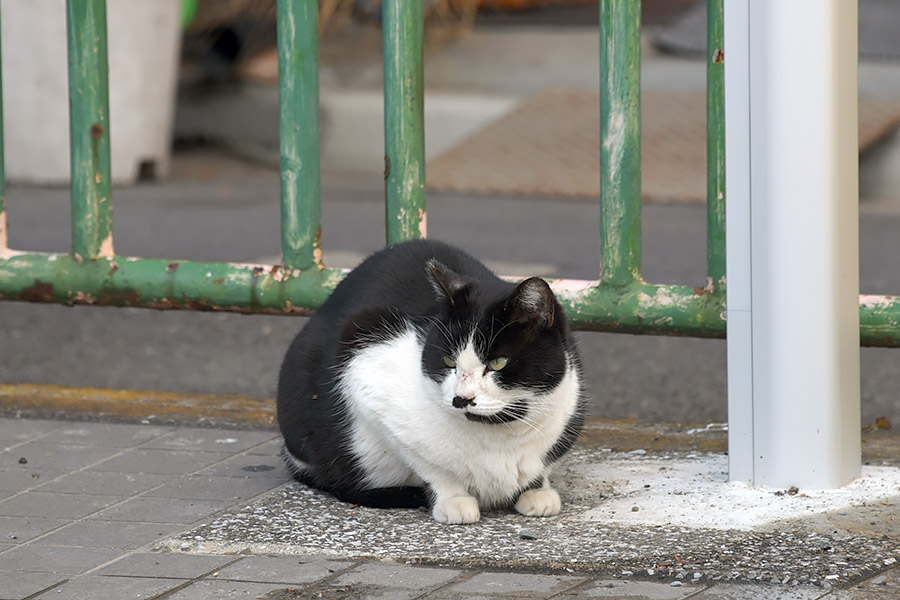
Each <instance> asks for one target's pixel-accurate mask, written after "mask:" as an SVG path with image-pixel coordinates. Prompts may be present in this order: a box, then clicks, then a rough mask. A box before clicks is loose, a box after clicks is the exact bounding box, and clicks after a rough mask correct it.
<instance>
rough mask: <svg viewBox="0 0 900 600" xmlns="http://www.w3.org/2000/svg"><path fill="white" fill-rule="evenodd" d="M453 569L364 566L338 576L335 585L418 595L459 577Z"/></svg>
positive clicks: (383, 565)
mask: <svg viewBox="0 0 900 600" xmlns="http://www.w3.org/2000/svg"><path fill="white" fill-rule="evenodd" d="M460 573H461V571H457V570H455V569H434V568H430V567H410V566H407V565H393V564H365V565H360V566H359V567H357V568H355V569H353V570H352V571H348V572H346V573H343V574H342V575H340V576H339V577H338V578H337V579H335V585H371V586H377V587H383V588H396V589H402V588H406V589H410V590H417V591H419V593H422V592H425V591H427V590H429V589H434V588H436V587H439V586H442V585H444V584H445V583H447V582H449V581H451V580H453V579H455V578H456V577H458V576H459V574H460Z"/></svg>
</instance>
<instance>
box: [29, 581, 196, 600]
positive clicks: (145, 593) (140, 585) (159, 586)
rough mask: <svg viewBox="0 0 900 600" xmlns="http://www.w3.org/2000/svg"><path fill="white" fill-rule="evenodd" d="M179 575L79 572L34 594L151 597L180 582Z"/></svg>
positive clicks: (70, 598) (87, 598) (79, 599)
mask: <svg viewBox="0 0 900 600" xmlns="http://www.w3.org/2000/svg"><path fill="white" fill-rule="evenodd" d="M184 583H185V581H184V580H180V579H148V578H144V577H99V576H96V575H82V576H81V577H76V578H75V579H71V580H69V581H67V582H66V583H64V584H62V585H61V586H59V587H58V588H54V589H52V590H49V591H47V592H44V593H43V594H41V595H40V596H37V598H38V599H40V600H47V599H49V598H54V599H55V600H60V599H62V598H65V600H99V599H101V598H110V599H112V598H128V599H129V600H140V599H142V598H146V599H149V598H155V597H156V596H158V595H159V594H162V593H164V592H167V591H169V590H172V589H174V588H176V587H178V586H179V585H182V584H184Z"/></svg>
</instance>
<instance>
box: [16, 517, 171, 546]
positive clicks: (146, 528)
mask: <svg viewBox="0 0 900 600" xmlns="http://www.w3.org/2000/svg"><path fill="white" fill-rule="evenodd" d="M181 529H183V525H175V524H171V523H129V522H124V523H123V522H120V521H95V520H92V519H87V520H84V521H78V522H77V523H72V524H71V525H68V526H66V527H63V528H62V529H60V530H59V531H55V532H53V533H51V534H50V535H47V536H45V537H43V538H41V539H39V540H36V541H35V542H33V543H34V544H38V545H41V546H83V547H88V548H112V549H118V550H134V549H135V548H140V547H141V546H144V545H146V544H150V543H153V542H156V541H159V540H161V539H163V538H164V537H166V536H169V535H172V534H174V533H177V532H178V531H180V530H181Z"/></svg>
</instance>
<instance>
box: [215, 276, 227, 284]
mask: <svg viewBox="0 0 900 600" xmlns="http://www.w3.org/2000/svg"><path fill="white" fill-rule="evenodd" d="M213 283H214V284H216V285H222V284H223V283H225V278H224V277H219V278H218V279H213Z"/></svg>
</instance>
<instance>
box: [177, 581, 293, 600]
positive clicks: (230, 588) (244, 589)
mask: <svg viewBox="0 0 900 600" xmlns="http://www.w3.org/2000/svg"><path fill="white" fill-rule="evenodd" d="M279 589H284V585H283V584H275V583H250V582H245V581H210V580H208V579H204V580H203V581H198V582H197V583H194V584H191V585H189V586H188V587H186V588H184V589H183V590H179V591H177V592H175V593H174V594H172V595H171V596H167V597H166V600H237V599H240V600H249V599H256V598H265V597H266V594H268V593H270V592H274V591H276V590H279ZM296 597H298V596H295V598H296ZM302 597H303V596H299V598H302Z"/></svg>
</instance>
